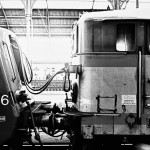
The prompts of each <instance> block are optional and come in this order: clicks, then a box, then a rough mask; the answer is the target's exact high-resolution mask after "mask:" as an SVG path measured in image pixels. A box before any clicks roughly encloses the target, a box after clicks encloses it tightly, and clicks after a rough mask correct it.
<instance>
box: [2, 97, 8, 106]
mask: <svg viewBox="0 0 150 150" xmlns="http://www.w3.org/2000/svg"><path fill="white" fill-rule="evenodd" d="M8 103H9V100H8V95H3V96H2V97H1V104H2V105H4V106H6V105H8Z"/></svg>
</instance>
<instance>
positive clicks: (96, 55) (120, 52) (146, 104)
mask: <svg viewBox="0 0 150 150" xmlns="http://www.w3.org/2000/svg"><path fill="white" fill-rule="evenodd" d="M149 14H150V13H149V10H140V9H137V10H132V11H127V10H117V11H104V12H90V13H85V14H83V15H82V16H81V18H80V19H79V21H77V22H75V24H74V25H73V30H72V36H71V38H72V62H71V64H65V67H64V68H63V69H61V70H60V71H59V72H58V73H56V74H55V75H57V74H59V73H64V74H65V78H64V92H65V93H66V99H65V104H66V107H64V108H63V109H62V110H61V109H60V108H59V107H58V106H57V105H54V106H50V105H47V104H45V103H43V102H40V103H36V102H33V103H32V100H31V98H29V96H28V95H29V94H28V93H27V92H26V90H24V89H23V90H22V87H24V86H25V87H26V89H28V91H29V92H30V93H32V94H40V93H41V92H42V91H44V90H45V88H46V87H47V86H48V85H49V84H50V82H51V81H52V80H53V78H54V76H55V75H54V76H53V77H51V78H50V79H49V80H48V81H47V83H46V84H45V85H44V86H43V87H41V88H40V89H33V88H31V87H30V82H31V80H32V70H31V67H30V65H29V62H28V60H27V58H26V57H25V56H24V57H22V56H21V55H22V54H21V52H20V47H19V46H18V45H17V40H16V39H17V37H16V36H15V35H14V34H13V33H11V32H10V31H8V30H4V29H1V30H0V32H2V33H1V36H0V37H1V39H0V50H1V54H0V55H1V59H0V61H1V63H0V65H1V66H0V72H1V73H0V74H1V79H0V83H1V86H0V88H1V90H0V96H1V103H0V133H2V135H4V136H2V137H0V144H1V143H5V141H6V143H9V144H10V146H11V147H13V146H14V144H12V143H15V144H16V145H18V144H17V143H18V141H19V142H20V145H21V144H22V141H20V139H21V138H20V137H24V139H25V137H28V139H29V133H30V132H29V129H34V132H35V138H36V139H37V140H38V141H39V143H40V144H41V145H42V143H41V140H40V137H39V135H38V133H37V131H36V127H41V128H42V129H44V130H43V131H46V133H48V134H49V135H50V136H53V135H54V134H55V133H56V132H57V131H59V130H64V131H66V132H67V133H68V134H69V135H70V142H71V144H70V145H71V148H72V150H88V149H92V148H93V149H95V150H98V149H101V148H102V149H107V148H108V147H107V146H109V144H108V142H109V141H111V143H113V146H114V147H118V146H119V147H120V146H121V145H122V144H129V143H132V144H133V145H136V144H138V143H142V142H144V143H149V138H150V115H149V114H150V16H149ZM2 85H3V86H2ZM70 91H71V98H68V92H70ZM16 133H17V135H18V136H17V137H18V138H12V137H14V135H16ZM10 137H11V138H10ZM12 139H13V140H12ZM14 141H17V143H16V142H14ZM30 142H31V141H30ZM111 146H112V145H111ZM14 147H15V148H14V149H16V148H17V147H16V146H14Z"/></svg>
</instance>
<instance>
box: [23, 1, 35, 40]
mask: <svg viewBox="0 0 150 150" xmlns="http://www.w3.org/2000/svg"><path fill="white" fill-rule="evenodd" d="M21 1H22V2H23V4H24V7H25V17H26V29H27V34H26V36H27V37H30V36H32V8H33V5H34V3H35V1H36V0H21Z"/></svg>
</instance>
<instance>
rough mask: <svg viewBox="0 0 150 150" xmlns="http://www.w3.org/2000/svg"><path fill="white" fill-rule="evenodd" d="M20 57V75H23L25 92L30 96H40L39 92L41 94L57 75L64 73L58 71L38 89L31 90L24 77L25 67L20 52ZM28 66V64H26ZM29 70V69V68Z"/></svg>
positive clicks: (63, 70) (62, 70)
mask: <svg viewBox="0 0 150 150" xmlns="http://www.w3.org/2000/svg"><path fill="white" fill-rule="evenodd" d="M19 52H20V57H21V69H22V74H23V79H24V84H25V86H26V88H27V90H28V91H29V92H30V93H32V94H40V93H41V92H43V91H44V90H45V89H46V88H47V87H48V85H49V84H50V83H51V81H52V80H53V78H54V77H55V76H56V75H57V74H60V73H63V72H65V69H64V68H62V69H61V70H60V71H58V72H57V73H56V74H54V75H53V76H52V77H51V78H49V79H48V81H47V82H46V83H45V84H44V85H43V86H42V87H40V88H38V89H34V88H32V87H31V86H29V83H28V82H27V79H26V75H25V67H24V64H23V56H22V51H21V50H20V51H19ZM28 64H29V63H28ZM30 69H31V67H30Z"/></svg>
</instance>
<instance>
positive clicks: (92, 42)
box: [82, 20, 135, 52]
mask: <svg viewBox="0 0 150 150" xmlns="http://www.w3.org/2000/svg"><path fill="white" fill-rule="evenodd" d="M82 34H83V36H82V37H86V38H83V47H84V49H83V51H84V52H115V51H118V52H119V51H134V50H135V24H134V23H130V22H129V23H128V22H125V23H122V22H119V21H117V22H115V21H114V22H113V21H103V22H102V21H95V20H94V21H93V20H88V21H86V22H85V26H84V32H83V33H82Z"/></svg>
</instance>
